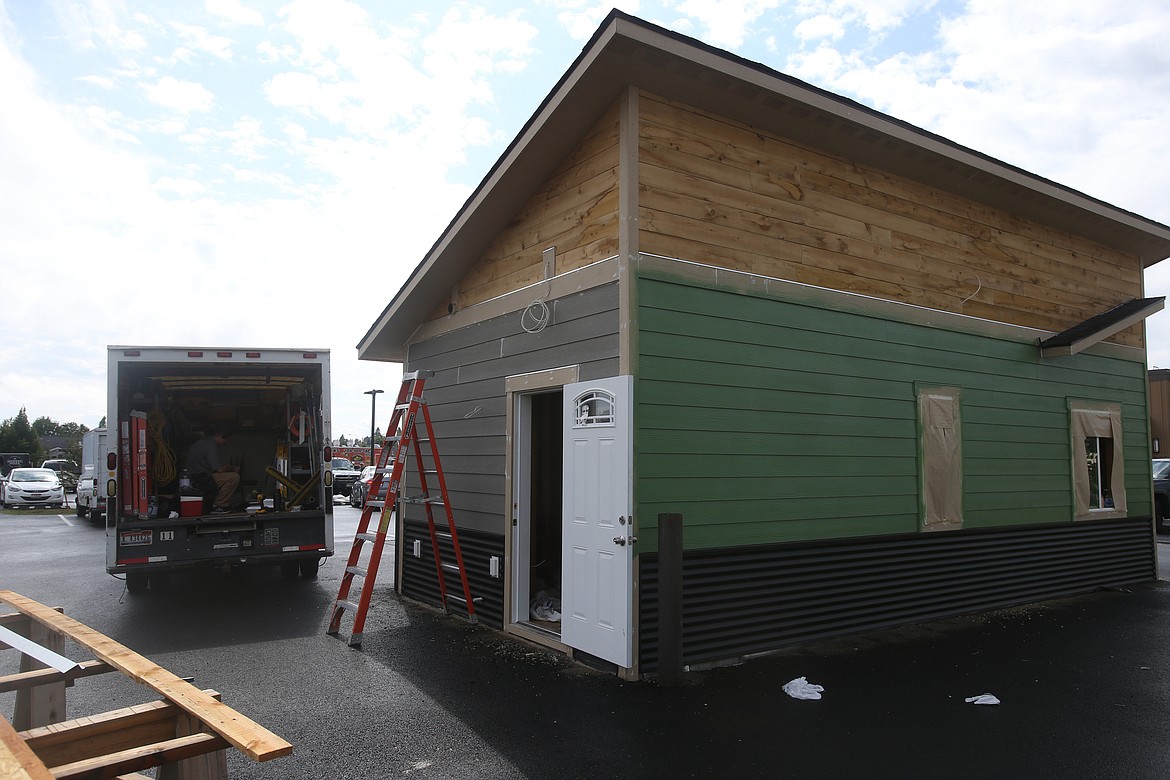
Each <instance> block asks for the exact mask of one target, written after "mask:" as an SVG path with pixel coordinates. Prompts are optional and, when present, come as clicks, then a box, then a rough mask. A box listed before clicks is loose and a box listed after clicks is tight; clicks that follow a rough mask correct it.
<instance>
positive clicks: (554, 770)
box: [0, 506, 1170, 780]
mask: <svg viewBox="0 0 1170 780" xmlns="http://www.w3.org/2000/svg"><path fill="white" fill-rule="evenodd" d="M357 518H358V512H357V510H353V509H350V508H349V507H341V506H339V507H337V509H336V519H337V533H338V541H337V549H338V550H339V551H342V550H347V549H348V545H349V539H350V538H352V534H353V530H354V528H355V527H356V523H357ZM1168 542H1170V539H1167V538H1165V537H1163V542H1162V543H1161V544H1160V545H1159V548H1160V549H1159V552H1160V553H1161V557H1162V559H1163V567H1164V566H1165V562H1166V560H1167V558H1168V556H1170V544H1168ZM103 545H104V534H103V532H102V529H100V528H97V527H95V526H93V525H92V524H90V523H88V522H87V521H84V520H79V519H77V518H76V517H73V516H72V514H71V513H67V514H61V515H58V514H54V513H51V512H45V513H43V514H36V513H30V512H24V511H18V512H12V511H8V512H3V513H0V588H5V589H10V590H14V591H16V592H18V593H22V594H24V595H26V596H29V597H31V598H34V599H36V600H38V601H42V602H44V603H48V604H52V605H59V606H62V607H64V609H65V612H66V613H67V614H69V615H71V616H73V617H75V618H77V619H78V620H80V621H82V622H83V623H87V624H89V625H91V626H93V627H94V628H96V629H97V630H99V631H101V632H103V633H105V634H107V635H109V636H111V637H113V638H114V639H116V640H118V641H120V642H122V643H124V644H126V645H129V646H130V647H132V648H134V649H135V650H137V651H139V652H140V653H143V654H144V655H146V656H148V657H150V658H151V659H153V660H155V661H157V662H158V663H160V664H162V665H163V666H165V667H167V668H168V669H170V670H171V671H173V672H175V673H177V674H180V675H183V676H193V677H194V678H195V682H196V684H198V685H201V686H203V687H212V688H215V689H217V690H219V691H220V692H221V693H222V694H223V697H224V701H225V702H227V703H228V704H230V705H231V706H233V707H235V708H237V709H239V710H240V711H241V712H243V713H244V714H246V715H248V716H249V717H251V718H253V719H255V720H257V721H258V722H260V723H262V724H263V725H264V726H266V727H267V728H269V729H271V730H273V731H275V732H276V733H278V734H280V735H281V736H283V737H284V738H286V739H288V740H289V741H290V742H292V743H293V744H294V746H295V751H294V753H293V754H292V755H291V756H287V757H285V758H281V759H277V760H276V761H272V762H269V763H267V764H253V763H250V762H248V761H247V760H246V759H244V758H243V757H242V756H239V755H232V756H231V758H230V760H229V768H230V771H231V776H232V777H238V778H284V779H288V778H353V779H354V780H357V779H358V778H363V779H364V778H398V777H419V778H601V777H604V778H678V777H701V778H723V777H793V778H806V777H810V778H817V777H843V778H865V777H882V778H885V777H907V778H916V777H924V778H927V777H929V778H933V777H940V776H946V777H955V778H966V777H972V778H974V777H1013V778H1014V777H1062V778H1105V777H1109V778H1112V777H1126V778H1160V777H1166V776H1168V775H1170V740H1167V739H1166V737H1165V735H1166V734H1167V733H1168V728H1170V664H1168V663H1167V661H1166V656H1167V652H1168V648H1170V583H1166V582H1158V583H1152V584H1150V585H1148V586H1141V587H1137V588H1133V589H1129V590H1118V591H1103V592H1098V593H1092V594H1087V595H1084V596H1079V597H1075V598H1071V599H1062V600H1059V601H1053V602H1046V603H1043V604H1038V605H1032V606H1027V607H1019V608H1016V609H1010V610H1001V611H998V612H993V613H987V614H983V615H977V616H970V617H963V618H955V619H952V620H946V621H939V622H936V623H930V624H924V625H919V626H912V627H907V628H903V629H898V630H892V631H882V632H875V633H871V634H865V635H861V636H857V637H852V638H848V639H842V640H837V641H834V642H825V643H820V644H817V645H814V646H809V647H804V648H800V649H794V650H789V651H785V652H782V653H778V654H775V655H771V656H768V657H765V658H759V659H756V660H753V661H750V662H748V663H744V664H742V665H739V666H733V667H725V668H719V669H712V670H708V671H703V672H694V673H689V674H688V675H686V678H685V682H684V684H683V685H682V686H680V687H678V688H665V687H662V686H659V685H657V684H656V683H655V682H653V681H649V682H639V683H629V682H623V681H621V680H618V679H616V678H614V677H611V676H608V675H605V674H601V673H598V672H594V671H591V670H588V669H584V668H582V667H580V666H578V665H575V664H573V663H571V662H569V661H567V660H566V659H565V658H563V657H561V656H559V655H557V654H555V653H551V652H548V651H545V650H543V649H538V648H534V647H531V646H528V645H526V644H522V643H519V642H516V641H514V640H511V639H507V638H504V637H502V636H501V635H499V634H497V633H496V632H494V631H491V630H489V629H486V628H482V627H474V626H469V625H467V624H465V623H463V622H461V621H458V620H455V619H452V618H447V617H445V616H443V615H440V614H436V613H435V612H433V611H432V610H430V609H428V608H425V607H421V606H418V605H414V604H410V603H403V602H401V601H399V600H398V599H397V597H396V596H395V595H394V594H393V592H392V589H391V587H390V582H389V578H388V571H389V570H387V576H386V577H384V578H383V579H382V581H381V582H380V587H379V590H378V592H377V593H376V595H375V599H374V605H373V608H372V610H371V614H370V617H369V621H368V623H367V627H366V634H365V643H364V646H363V648H362V650H361V651H355V650H353V649H351V648H349V647H348V646H347V645H346V644H345V643H344V642H342V641H339V640H337V639H335V638H332V637H327V636H325V635H324V633H323V628H324V620H325V612H326V608H327V605H328V603H329V601H330V600H331V598H332V597H333V596H334V595H335V593H336V588H337V585H338V580H339V577H340V572H341V568H342V560H340V559H339V558H334V559H332V560H331V561H329V562H328V563H327V564H326V565H325V566H324V567H323V568H322V570H321V576H320V578H319V579H318V580H316V581H309V580H296V581H287V580H284V579H282V578H281V577H280V575H279V572H277V571H275V570H263V569H256V570H250V571H249V570H245V571H236V572H233V573H231V574H226V575H225V574H222V573H204V574H200V575H195V574H191V575H185V576H176V577H174V578H173V579H172V581H171V586H170V588H169V589H167V590H165V591H160V592H158V593H145V594H139V595H135V596H131V595H129V594H128V593H126V592H125V590H124V588H123V583H122V582H121V581H120V580H118V579H115V578H113V577H111V576H109V575H107V574H106V573H105V571H104V568H103V555H104V552H103ZM1161 571H1162V576H1163V577H1166V576H1167V575H1166V573H1165V572H1166V569H1165V568H1162V569H1161ZM67 654H68V648H67ZM14 666H15V654H14V653H4V654H0V671H9V670H10V669H12V668H14ZM802 676H803V677H806V678H807V679H808V681H809V682H812V683H816V684H819V685H822V686H823V687H824V691H823V694H822V698H821V699H820V700H819V701H805V700H797V699H793V698H791V697H789V696H788V695H786V694H785V693H784V692H783V690H782V686H783V685H784V683H786V682H788V681H789V680H792V679H794V678H796V677H802ZM983 693H991V694H994V695H995V696H996V697H998V699H999V700H1000V702H1001V703H1000V704H998V705H990V706H983V705H975V704H968V703H967V702H966V701H965V699H966V698H968V697H972V696H976V695H979V694H983ZM151 698H152V697H151V696H148V695H147V694H146V692H145V691H144V690H141V689H138V688H137V686H135V685H133V684H132V683H130V682H128V681H126V680H124V679H121V678H120V677H118V676H115V675H104V676H101V677H95V678H90V679H87V680H81V681H78V683H77V684H76V686H75V687H73V688H71V689H70V691H69V694H68V700H69V707H70V711H69V714H70V716H77V715H84V714H90V713H93V712H100V711H104V710H107V709H110V708H111V707H115V706H125V705H126V704H129V703H137V702H142V701H147V700H149V699H151ZM0 707H2V708H3V711H4V712H5V714H6V715H9V716H10V715H11V712H12V695H11V694H6V695H3V696H0Z"/></svg>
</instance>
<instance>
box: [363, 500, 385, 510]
mask: <svg viewBox="0 0 1170 780" xmlns="http://www.w3.org/2000/svg"><path fill="white" fill-rule="evenodd" d="M366 506H372V507H373V508H374V509H381V508H382V507H384V506H386V501H385V500H383V499H381V498H371V499H370V500H369V501H367V502H366Z"/></svg>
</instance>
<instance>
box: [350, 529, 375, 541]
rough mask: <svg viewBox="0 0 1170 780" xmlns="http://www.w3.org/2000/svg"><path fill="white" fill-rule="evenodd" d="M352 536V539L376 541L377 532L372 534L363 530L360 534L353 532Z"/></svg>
mask: <svg viewBox="0 0 1170 780" xmlns="http://www.w3.org/2000/svg"><path fill="white" fill-rule="evenodd" d="M353 538H354V539H362V540H365V541H367V542H376V541H378V535H377V534H372V533H370V532H369V531H363V532H362V533H360V534H354V535H353Z"/></svg>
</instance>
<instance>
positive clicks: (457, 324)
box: [408, 256, 620, 344]
mask: <svg viewBox="0 0 1170 780" xmlns="http://www.w3.org/2000/svg"><path fill="white" fill-rule="evenodd" d="M619 274H620V271H619V268H618V260H617V257H616V256H614V257H608V258H606V259H604V260H599V261H597V262H596V263H591V264H590V265H587V266H584V267H583V268H577V269H575V270H572V271H567V272H566V273H563V274H558V275H557V276H554V277H552V278H551V279H542V280H540V281H539V282H536V283H534V284H530V285H527V286H525V287H521V288H520V289H518V290H513V291H511V292H508V293H505V294H503V295H500V296H497V297H495V298H492V299H491V300H487V301H484V302H483V303H477V304H475V305H474V306H468V307H467V308H466V309H461V310H459V311H456V312H453V313H452V314H448V315H447V316H446V317H440V318H439V319H437V320H429V321H427V322H424V323H422V324H421V325H419V326H418V328H417V329H416V330H415V331H414V333H412V334H411V336H410V339H409V340H408V343H410V344H413V343H415V342H417V341H423V340H425V339H430V338H434V337H435V336H441V335H443V334H444V333H450V332H451V331H454V330H458V329H459V328H465V327H467V326H468V325H475V324H478V323H480V322H486V321H487V320H490V319H494V318H495V317H500V316H502V315H505V314H511V313H512V312H518V311H523V310H524V307H525V306H527V305H528V304H530V303H532V301H533V300H534V299H537V298H539V299H542V300H543V299H546V298H547V299H554V300H555V299H557V298H563V297H565V296H568V295H572V294H573V293H575V292H581V291H582V290H588V289H590V288H592V287H600V286H601V285H603V284H609V283H610V282H612V281H615V280H616V279H617V278H618V276H619Z"/></svg>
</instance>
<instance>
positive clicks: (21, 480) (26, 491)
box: [0, 468, 65, 509]
mask: <svg viewBox="0 0 1170 780" xmlns="http://www.w3.org/2000/svg"><path fill="white" fill-rule="evenodd" d="M64 505H65V487H64V486H63V485H62V484H61V478H60V477H58V476H57V472H55V471H53V470H52V469H44V468H41V469H37V468H22V469H13V470H12V471H10V472H8V479H6V480H4V482H3V483H2V484H0V507H3V508H4V509H7V508H8V507H10V506H11V507H17V506H51V507H57V508H60V507H62V506H64Z"/></svg>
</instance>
